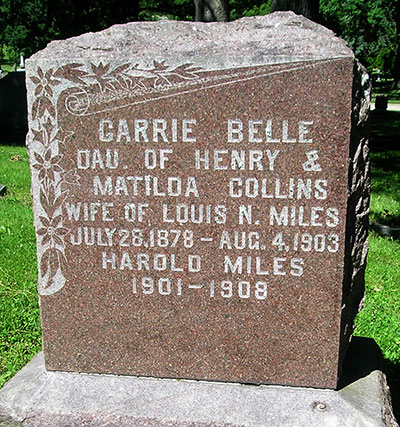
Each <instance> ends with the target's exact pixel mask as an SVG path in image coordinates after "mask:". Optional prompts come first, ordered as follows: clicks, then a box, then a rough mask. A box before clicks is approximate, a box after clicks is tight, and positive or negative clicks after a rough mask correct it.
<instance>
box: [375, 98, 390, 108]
mask: <svg viewBox="0 0 400 427" xmlns="http://www.w3.org/2000/svg"><path fill="white" fill-rule="evenodd" d="M387 108H388V97H387V96H385V95H377V96H376V98H375V110H376V111H379V112H384V111H387Z"/></svg>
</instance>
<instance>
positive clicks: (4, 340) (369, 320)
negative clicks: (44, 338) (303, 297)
mask: <svg viewBox="0 0 400 427" xmlns="http://www.w3.org/2000/svg"><path fill="white" fill-rule="evenodd" d="M159 3H161V2H159ZM383 3H384V2H383ZM261 7H262V6H259V8H260V9H259V11H261ZM372 120H373V121H372V131H373V134H372V160H373V164H372V167H373V170H372V204H371V221H376V222H384V221H388V222H390V223H392V224H395V225H396V224H398V221H399V218H400V202H399V200H400V190H399V183H400V154H399V152H398V151H397V140H396V138H398V137H397V133H398V131H397V129H398V128H399V126H400V113H397V112H391V113H386V114H384V115H377V114H374V115H373V117H372ZM17 142H18V141H12V140H7V141H3V142H2V145H0V182H1V183H6V184H7V187H8V193H7V195H6V196H5V197H2V198H1V199H0V310H1V314H0V316H1V318H0V321H1V323H2V324H3V325H5V327H4V328H2V330H1V332H0V334H1V335H0V369H1V376H0V384H2V383H4V382H5V381H6V380H7V379H9V378H10V377H11V376H12V375H13V374H14V373H15V372H16V371H18V370H19V369H20V368H21V367H22V366H24V365H25V364H26V363H27V362H28V361H29V360H30V359H31V357H32V356H33V355H34V354H35V353H37V352H38V351H39V350H40V340H41V338H40V337H41V335H40V322H39V310H38V307H37V294H36V281H37V278H36V277H37V271H36V258H35V239H34V230H33V226H32V212H31V198H30V193H29V189H30V183H29V171H28V159H27V155H26V151H25V148H22V147H17V146H15V145H16V143H17ZM399 267H400V244H399V242H398V241H395V240H392V239H386V238H382V237H379V236H378V235H376V234H374V233H371V237H370V255H369V261H368V269H367V276H366V281H367V297H366V302H365V308H364V310H363V311H362V312H361V313H360V315H359V316H358V319H357V329H356V333H357V334H358V335H361V336H367V337H371V338H374V339H375V340H376V342H377V343H378V344H379V346H380V347H381V349H382V351H383V354H384V356H385V359H386V362H385V370H386V373H387V374H388V380H389V385H390V386H391V391H392V394H393V398H394V409H395V411H396V412H397V418H399V409H400V403H399V388H400V385H399V378H400V332H399V330H398V325H399V324H400V315H399V313H400V302H399V301H400V289H399V283H400V273H399V271H400V268H399Z"/></svg>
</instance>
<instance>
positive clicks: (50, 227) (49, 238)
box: [37, 215, 69, 247]
mask: <svg viewBox="0 0 400 427" xmlns="http://www.w3.org/2000/svg"><path fill="white" fill-rule="evenodd" d="M39 219H40V222H41V223H42V224H43V227H42V228H39V230H38V231H37V234H38V235H39V236H43V240H42V245H43V246H46V245H48V244H49V243H50V246H52V247H53V246H54V244H57V245H59V246H63V240H62V238H63V237H64V236H65V235H66V234H67V233H68V231H69V230H68V229H67V228H65V227H63V226H62V216H61V215H57V216H56V217H54V218H52V219H51V220H49V219H47V218H46V217H45V216H39Z"/></svg>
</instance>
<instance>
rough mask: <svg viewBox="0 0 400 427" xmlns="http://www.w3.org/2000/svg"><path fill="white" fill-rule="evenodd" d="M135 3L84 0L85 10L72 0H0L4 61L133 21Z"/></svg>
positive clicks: (134, 17)
mask: <svg viewBox="0 0 400 427" xmlns="http://www.w3.org/2000/svg"><path fill="white" fill-rule="evenodd" d="M137 15H138V5H137V2H135V1H133V2H126V1H124V0H87V1H86V2H85V7H82V4H81V3H80V2H77V1H73V0H58V1H57V2H55V1H51V0H0V46H5V49H6V55H5V56H6V57H7V58H8V59H9V60H11V61H15V62H17V61H18V59H19V55H20V54H23V55H24V56H30V55H31V54H33V53H34V52H36V51H37V50H40V49H43V48H44V47H45V46H46V44H47V43H48V42H50V41H51V40H55V39H59V38H67V37H72V36H76V35H79V34H81V33H84V32H88V31H98V30H101V29H103V28H107V27H109V26H110V25H112V24H116V23H124V22H129V21H132V20H136V19H137Z"/></svg>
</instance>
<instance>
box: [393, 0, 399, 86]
mask: <svg viewBox="0 0 400 427" xmlns="http://www.w3.org/2000/svg"><path fill="white" fill-rule="evenodd" d="M395 19H396V33H397V34H396V35H397V42H398V44H397V49H396V57H395V60H394V69H393V79H394V81H393V89H400V1H397V2H396V9H395Z"/></svg>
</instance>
